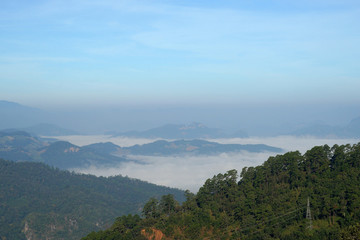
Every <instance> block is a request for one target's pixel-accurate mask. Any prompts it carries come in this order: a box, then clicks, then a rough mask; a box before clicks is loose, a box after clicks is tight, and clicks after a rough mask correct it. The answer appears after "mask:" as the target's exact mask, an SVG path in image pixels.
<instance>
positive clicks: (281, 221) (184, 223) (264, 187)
mask: <svg viewBox="0 0 360 240" xmlns="http://www.w3.org/2000/svg"><path fill="white" fill-rule="evenodd" d="M359 186H360V143H359V144H355V145H341V146H338V145H334V146H333V147H329V146H328V145H324V146H317V147H314V148H312V149H311V150H308V151H307V152H306V153H305V154H301V153H300V152H298V151H295V152H288V153H285V154H282V155H277V156H274V157H270V158H269V159H268V160H267V161H266V162H264V163H263V164H262V165H261V166H257V167H248V168H243V169H242V171H241V172H240V173H239V172H237V171H236V170H230V171H228V172H226V173H224V174H218V175H216V176H214V177H213V178H211V179H208V180H207V181H206V182H205V184H204V185H203V186H202V187H201V188H200V189H199V191H198V193H197V194H192V193H191V192H189V191H186V192H185V196H186V201H185V202H183V203H182V204H179V203H178V202H177V201H176V200H175V199H174V197H173V196H172V195H171V194H167V195H163V196H162V197H161V198H160V199H157V198H150V199H149V200H148V202H147V203H146V204H145V206H144V207H143V209H142V214H141V216H140V215H131V214H130V215H123V216H120V217H118V218H117V219H116V221H115V222H114V224H113V225H112V226H111V227H110V228H109V229H107V230H105V231H98V232H91V233H90V234H89V235H88V236H86V237H84V238H83V240H116V239H250V240H252V239H259V240H260V239H289V240H293V239H334V240H335V239H336V240H338V239H360V187H359ZM308 199H309V205H308Z"/></svg>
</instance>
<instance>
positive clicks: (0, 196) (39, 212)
mask: <svg viewBox="0 0 360 240" xmlns="http://www.w3.org/2000/svg"><path fill="white" fill-rule="evenodd" d="M170 193H171V194H174V196H176V198H177V199H178V200H179V201H182V200H185V198H184V192H183V191H181V190H178V189H171V188H168V187H162V186H157V185H155V184H150V183H147V182H144V181H140V180H136V179H131V178H128V177H122V176H115V177H108V178H106V177H95V176H92V175H85V174H75V173H71V172H68V171H63V170H59V169H56V168H53V167H50V166H47V165H45V164H43V163H34V162H12V161H6V160H2V159H0V239H1V240H5V239H7V240H16V239H66V240H68V239H80V238H81V237H83V236H85V235H86V234H87V233H89V232H91V231H94V230H101V229H104V228H106V227H109V226H111V224H112V223H113V221H114V220H115V219H116V217H117V216H120V215H124V214H129V213H132V214H136V213H140V212H141V209H142V207H143V206H144V204H145V203H146V202H147V200H148V199H149V198H151V197H157V198H160V197H161V196H162V195H166V194H170Z"/></svg>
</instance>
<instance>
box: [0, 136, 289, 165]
mask: <svg viewBox="0 0 360 240" xmlns="http://www.w3.org/2000/svg"><path fill="white" fill-rule="evenodd" d="M240 151H248V152H276V153H278V152H281V151H282V150H281V149H280V148H276V147H271V146H268V145H264V144H245V145H242V144H219V143H215V142H210V141H205V140H176V141H165V140H159V141H155V142H153V143H149V144H144V145H135V146H131V147H120V146H117V145H115V144H113V143H111V142H107V143H95V144H90V145H87V146H82V147H79V146H76V145H74V144H71V143H69V142H66V141H55V142H47V141H44V140H42V139H41V138H37V137H34V136H32V135H30V134H29V133H27V132H24V131H10V132H0V157H1V158H4V159H7V160H12V161H33V162H43V163H46V164H49V165H51V166H55V167H58V168H61V169H72V168H82V167H88V166H91V165H97V166H114V165H117V164H119V163H122V162H129V161H135V160H130V159H128V158H127V156H128V155H145V156H179V155H180V156H181V155H216V154H220V153H236V152H240Z"/></svg>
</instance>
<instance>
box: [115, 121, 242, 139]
mask: <svg viewBox="0 0 360 240" xmlns="http://www.w3.org/2000/svg"><path fill="white" fill-rule="evenodd" d="M108 133H110V134H112V135H113V136H114V137H117V136H123V137H136V138H164V139H198V138H229V137H239V138H246V137H248V135H247V133H246V132H244V131H241V130H239V131H237V132H235V133H231V134H229V133H226V132H225V131H223V130H221V129H218V128H209V127H207V126H205V125H204V124H202V123H197V122H194V123H191V124H166V125H163V126H160V127H157V128H152V129H149V130H145V131H128V132H108Z"/></svg>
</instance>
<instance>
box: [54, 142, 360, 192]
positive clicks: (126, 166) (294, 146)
mask: <svg viewBox="0 0 360 240" xmlns="http://www.w3.org/2000/svg"><path fill="white" fill-rule="evenodd" d="M58 139H62V140H66V141H70V142H72V143H73V144H76V145H79V146H82V145H87V144H91V143H95V142H107V141H109V142H113V143H114V144H117V145H119V146H122V147H125V146H131V145H134V144H144V143H149V142H152V141H155V140H154V139H134V138H122V137H116V138H112V137H109V136H67V137H59V138H58ZM209 141H214V142H219V143H238V144H258V143H263V144H267V145H270V146H274V147H279V148H282V149H283V150H284V152H288V151H296V150H299V151H300V152H301V153H302V154H303V153H305V152H306V151H307V150H309V149H311V148H312V147H314V146H319V145H324V144H328V145H329V146H333V145H334V144H338V145H341V144H348V143H349V144H354V143H357V142H359V139H326V138H313V137H292V136H279V137H269V138H231V139H210V140H209ZM276 154H277V153H272V152H263V153H249V152H239V153H231V154H226V153H222V154H219V155H213V156H172V157H161V156H127V157H128V158H130V159H133V160H136V162H135V161H134V162H127V163H120V164H118V165H116V166H112V167H102V166H90V167H88V168H82V169H72V170H73V171H75V172H79V173H87V174H94V175H96V176H113V175H119V174H121V175H123V176H129V177H131V178H138V179H141V180H145V181H148V182H151V183H155V184H159V185H164V186H169V187H175V188H180V189H184V190H185V189H189V190H190V191H192V192H197V191H198V189H199V187H201V186H202V185H203V184H204V182H205V181H206V179H208V178H211V177H213V176H214V175H217V174H218V173H225V172H226V171H228V170H231V169H236V170H238V172H239V173H240V172H241V170H242V168H243V167H250V166H257V165H261V164H262V163H263V162H264V161H266V160H267V159H268V158H269V157H270V156H275V155H276Z"/></svg>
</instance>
